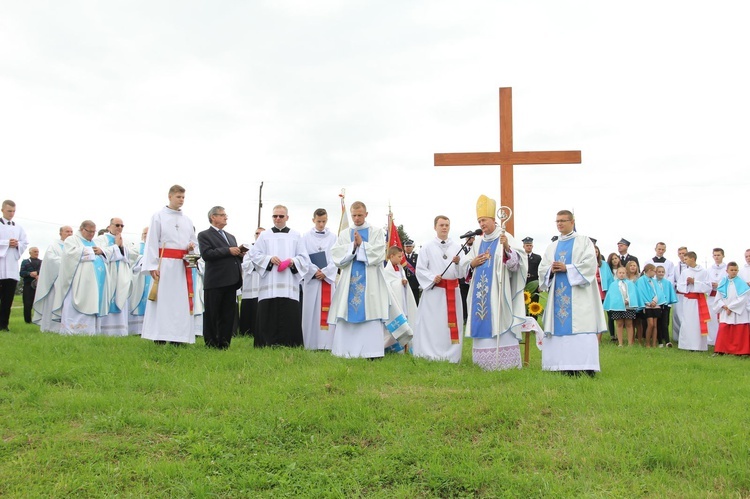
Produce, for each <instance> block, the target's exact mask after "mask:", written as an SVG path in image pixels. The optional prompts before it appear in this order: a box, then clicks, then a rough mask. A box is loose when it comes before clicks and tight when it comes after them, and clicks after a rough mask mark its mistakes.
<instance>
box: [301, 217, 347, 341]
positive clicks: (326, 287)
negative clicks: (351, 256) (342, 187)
mask: <svg viewBox="0 0 750 499" xmlns="http://www.w3.org/2000/svg"><path fill="white" fill-rule="evenodd" d="M312 221H313V224H314V227H313V228H312V229H310V230H309V231H308V232H306V233H305V234H304V235H303V236H302V240H303V243H304V245H305V250H306V251H307V254H308V255H309V256H310V266H309V267H308V269H307V272H306V273H305V275H304V276H303V281H302V282H303V285H302V338H303V340H304V344H305V348H306V349H307V350H330V349H331V348H332V347H333V332H334V329H335V328H334V327H333V326H331V325H330V324H328V313H329V312H330V310H331V299H332V298H333V293H334V292H335V291H336V274H337V272H338V268H337V267H336V264H334V263H333V258H331V248H333V245H334V244H336V240H337V237H336V234H334V233H333V232H331V231H330V230H329V229H328V228H327V227H326V224H327V223H328V213H327V212H326V210H325V209H323V208H318V209H317V210H315V212H314V213H313V219H312Z"/></svg>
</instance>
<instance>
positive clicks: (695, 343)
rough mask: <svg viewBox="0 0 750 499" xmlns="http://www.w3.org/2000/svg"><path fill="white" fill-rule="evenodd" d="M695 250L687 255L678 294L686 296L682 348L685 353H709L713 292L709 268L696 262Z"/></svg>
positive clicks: (681, 334) (683, 303)
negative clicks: (708, 299)
mask: <svg viewBox="0 0 750 499" xmlns="http://www.w3.org/2000/svg"><path fill="white" fill-rule="evenodd" d="M697 259H698V256H697V255H696V254H695V252H694V251H688V252H687V253H686V254H685V268H684V269H683V270H682V273H681V274H680V277H679V281H677V292H678V293H682V298H683V301H682V323H681V325H680V339H679V345H678V347H679V348H680V349H681V350H693V351H703V352H705V351H706V350H708V321H709V319H710V317H711V314H710V312H709V308H708V303H707V301H706V293H710V292H711V283H710V282H709V277H708V272H706V269H704V268H703V267H701V266H700V265H698V264H697V263H696V261H697Z"/></svg>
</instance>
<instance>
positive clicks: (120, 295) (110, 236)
mask: <svg viewBox="0 0 750 499" xmlns="http://www.w3.org/2000/svg"><path fill="white" fill-rule="evenodd" d="M124 228H125V224H124V223H123V221H122V219H121V218H117V217H115V218H111V219H110V221H109V226H108V227H107V231H108V232H105V233H104V234H102V235H101V236H98V237H95V238H94V244H96V245H97V246H99V247H100V248H109V247H112V248H114V251H119V252H120V255H121V258H119V259H117V260H113V261H111V262H108V263H107V281H108V283H107V288H108V289H109V291H110V296H109V313H108V314H107V315H106V316H104V317H102V333H103V334H105V335H107V336H127V335H128V316H129V315H130V313H129V308H130V306H129V303H128V299H129V297H130V291H131V289H132V287H133V270H132V263H133V262H134V261H135V258H136V256H137V255H133V254H131V251H130V248H129V246H128V245H127V244H126V243H125V242H124V241H123V238H122V229H124Z"/></svg>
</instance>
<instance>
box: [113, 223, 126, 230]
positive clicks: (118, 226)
mask: <svg viewBox="0 0 750 499" xmlns="http://www.w3.org/2000/svg"><path fill="white" fill-rule="evenodd" d="M112 225H114V226H115V227H117V228H118V229H121V228H123V227H125V224H112Z"/></svg>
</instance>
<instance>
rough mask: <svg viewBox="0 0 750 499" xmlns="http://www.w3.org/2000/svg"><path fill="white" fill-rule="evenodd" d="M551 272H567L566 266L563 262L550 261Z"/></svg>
mask: <svg viewBox="0 0 750 499" xmlns="http://www.w3.org/2000/svg"><path fill="white" fill-rule="evenodd" d="M550 270H551V272H552V273H553V274H556V273H558V272H567V271H568V267H567V266H566V265H565V264H564V263H563V262H552V267H551V269H550Z"/></svg>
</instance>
